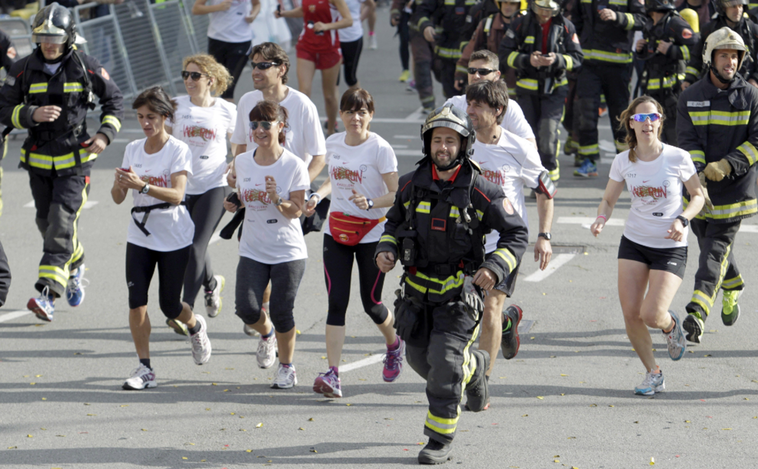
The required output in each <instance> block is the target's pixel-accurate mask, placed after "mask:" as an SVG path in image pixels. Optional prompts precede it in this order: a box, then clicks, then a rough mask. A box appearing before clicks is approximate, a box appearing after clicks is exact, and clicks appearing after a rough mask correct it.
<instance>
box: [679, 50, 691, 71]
mask: <svg viewBox="0 0 758 469" xmlns="http://www.w3.org/2000/svg"><path fill="white" fill-rule="evenodd" d="M679 50H680V51H682V60H684V61H685V62H689V61H690V48H689V47H687V46H684V45H682V46H679ZM687 68H689V67H687Z"/></svg>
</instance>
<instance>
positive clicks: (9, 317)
mask: <svg viewBox="0 0 758 469" xmlns="http://www.w3.org/2000/svg"><path fill="white" fill-rule="evenodd" d="M27 314H32V312H31V311H28V310H24V311H11V312H10V313H6V314H3V315H2V316H0V322H7V321H11V320H13V319H16V318H20V317H21V316H26V315H27Z"/></svg>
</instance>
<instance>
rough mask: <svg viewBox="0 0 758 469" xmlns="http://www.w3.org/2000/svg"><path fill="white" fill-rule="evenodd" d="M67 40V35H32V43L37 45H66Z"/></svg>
mask: <svg viewBox="0 0 758 469" xmlns="http://www.w3.org/2000/svg"><path fill="white" fill-rule="evenodd" d="M67 38H68V36H66V35H63V36H59V35H52V34H32V42H34V43H35V44H42V43H45V44H65V43H66V39H67Z"/></svg>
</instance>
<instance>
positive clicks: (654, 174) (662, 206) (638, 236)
mask: <svg viewBox="0 0 758 469" xmlns="http://www.w3.org/2000/svg"><path fill="white" fill-rule="evenodd" d="M695 172H696V171H695V164H694V163H693V162H692V158H691V157H690V155H689V153H687V152H686V151H684V150H682V149H680V148H677V147H672V146H671V145H666V144H663V151H662V152H661V154H660V155H659V156H658V158H656V159H654V160H653V161H641V160H640V159H639V158H637V161H635V162H634V163H632V162H631V161H629V150H627V151H624V152H621V153H619V154H618V155H616V158H614V160H613V164H612V165H611V172H610V178H611V179H613V180H614V181H617V182H623V181H626V188H627V190H628V191H629V194H630V195H631V197H632V207H631V209H630V210H629V217H628V218H627V220H626V225H625V226H624V236H626V237H627V239H629V240H630V241H634V242H635V243H637V244H642V245H643V246H647V247H651V248H675V247H683V246H687V233H688V230H689V229H688V228H685V229H684V236H683V237H682V241H674V240H673V239H666V236H668V230H669V228H670V227H671V224H672V223H673V222H674V219H675V218H676V217H677V216H679V215H681V214H682V211H683V210H684V204H683V202H682V188H683V187H684V185H683V183H684V182H685V181H688V180H689V179H690V178H691V177H692V176H694V175H695Z"/></svg>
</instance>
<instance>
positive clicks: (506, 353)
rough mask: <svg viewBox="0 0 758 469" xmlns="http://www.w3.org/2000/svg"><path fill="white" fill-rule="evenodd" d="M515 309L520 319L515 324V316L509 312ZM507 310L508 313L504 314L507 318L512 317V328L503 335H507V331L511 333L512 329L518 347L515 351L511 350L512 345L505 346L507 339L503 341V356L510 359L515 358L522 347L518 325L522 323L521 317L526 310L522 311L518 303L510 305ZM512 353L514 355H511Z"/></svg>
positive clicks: (501, 347)
mask: <svg viewBox="0 0 758 469" xmlns="http://www.w3.org/2000/svg"><path fill="white" fill-rule="evenodd" d="M513 310H516V311H517V312H518V319H517V320H516V321H515V324H514V320H513V318H512V317H511V316H510V314H508V313H507V311H513ZM505 311H506V313H503V314H504V315H505V316H506V317H507V318H510V319H511V328H510V329H508V331H507V332H504V333H503V335H505V334H507V333H509V332H511V331H512V332H513V334H514V338H515V339H516V349H515V351H513V350H511V347H508V348H506V347H505V345H506V341H505V340H503V341H502V344H501V346H500V349H501V351H502V353H503V358H505V359H506V360H510V359H512V358H514V357H515V356H516V355H518V351H519V349H520V348H521V337H519V334H518V325H519V324H521V319H522V318H523V317H524V311H522V310H521V308H520V307H519V306H517V305H510V306H508V307H507V308H506V309H505ZM511 353H512V354H513V355H511Z"/></svg>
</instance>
